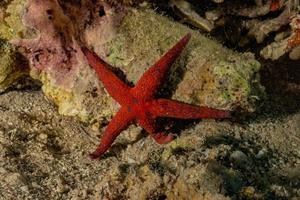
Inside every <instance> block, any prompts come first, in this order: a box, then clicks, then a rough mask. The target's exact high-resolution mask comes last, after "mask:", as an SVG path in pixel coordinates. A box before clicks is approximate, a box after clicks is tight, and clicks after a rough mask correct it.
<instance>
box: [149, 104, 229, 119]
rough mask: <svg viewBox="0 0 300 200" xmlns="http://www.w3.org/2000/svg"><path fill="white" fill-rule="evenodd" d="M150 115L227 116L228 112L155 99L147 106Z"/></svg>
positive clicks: (200, 117)
mask: <svg viewBox="0 0 300 200" xmlns="http://www.w3.org/2000/svg"><path fill="white" fill-rule="evenodd" d="M149 111H150V113H151V114H152V115H154V116H158V117H172V118H179V119H202V118H229V117H230V112H229V111H225V110H218V109H213V108H208V107H202V106H194V105H190V104H187V103H183V102H179V101H175V100H168V99H157V100H155V101H153V102H152V104H151V106H150V107H149Z"/></svg>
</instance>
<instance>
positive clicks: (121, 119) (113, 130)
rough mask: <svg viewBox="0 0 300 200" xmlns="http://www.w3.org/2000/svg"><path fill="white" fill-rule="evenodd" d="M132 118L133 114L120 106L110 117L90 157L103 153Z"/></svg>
mask: <svg viewBox="0 0 300 200" xmlns="http://www.w3.org/2000/svg"><path fill="white" fill-rule="evenodd" d="M133 120H134V114H133V113H131V112H128V111H127V109H126V108H121V109H120V110H119V111H118V113H117V114H116V115H115V116H114V117H113V118H112V120H111V121H110V123H109V124H108V126H107V128H106V129H105V132H104V134H103V136H102V138H101V142H100V144H99V145H98V147H97V149H96V150H95V151H94V152H93V153H91V154H90V157H91V158H92V159H97V158H99V157H100V156H101V155H103V154H104V153H105V152H106V151H107V150H108V149H109V148H110V147H111V145H112V143H113V142H114V141H115V139H116V137H117V136H118V135H119V134H120V133H121V131H123V130H124V129H125V128H126V127H127V126H128V125H129V124H130V123H131V122H132V121H133Z"/></svg>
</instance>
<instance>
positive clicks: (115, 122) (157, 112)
mask: <svg viewBox="0 0 300 200" xmlns="http://www.w3.org/2000/svg"><path fill="white" fill-rule="evenodd" d="M190 38H191V34H187V35H186V36H185V37H183V38H182V39H181V40H180V41H179V42H178V43H177V44H176V45H175V46H174V47H172V48H171V49H170V50H169V51H168V52H167V53H166V54H165V55H164V56H163V57H162V58H161V59H160V60H159V61H158V62H157V63H156V64H154V65H153V66H152V67H150V68H149V69H148V70H147V71H146V72H145V73H144V75H143V76H142V78H141V79H140V80H139V81H138V82H137V84H136V85H135V87H130V86H128V85H127V84H125V83H124V82H123V81H122V80H120V79H119V78H118V77H117V76H116V75H115V74H114V73H113V72H112V71H111V70H110V69H109V64H107V63H106V62H105V61H103V60H102V59H101V58H99V57H98V56H97V55H96V54H95V53H94V52H91V51H90V50H88V49H87V48H85V47H83V48H82V51H83V53H84V54H85V56H86V57H87V60H88V63H89V64H90V65H91V66H92V67H93V68H94V69H95V71H96V73H97V75H98V77H99V79H100V81H101V82H102V83H103V85H104V87H105V88H106V90H107V92H108V93H109V94H110V95H111V96H112V97H113V98H114V99H115V100H116V101H117V102H118V103H119V104H120V105H121V108H120V110H119V111H118V112H117V114H116V115H115V116H114V117H113V118H112V120H111V121H110V123H109V124H108V126H107V128H106V130H105V132H104V135H103V136H102V140H101V142H100V144H99V146H98V147H97V149H96V151H94V152H93V153H92V154H90V157H91V158H92V159H96V158H98V157H100V156H101V155H102V154H104V153H105V152H106V151H107V150H108V149H109V147H110V146H111V145H112V143H113V142H114V140H115V139H116V137H117V136H118V135H119V134H120V132H121V131H122V130H124V129H125V128H126V127H127V126H128V125H129V124H131V123H132V122H134V121H136V122H137V123H138V124H139V125H140V126H142V127H143V128H144V129H145V130H146V131H147V132H148V133H149V134H150V135H151V136H152V137H153V139H154V140H155V141H156V142H157V143H159V144H164V143H167V142H170V141H171V140H172V139H173V136H171V135H165V134H164V133H157V131H156V128H155V119H156V118H157V117H173V118H180V119H198V118H228V117H229V116H230V113H229V112H228V111H222V110H216V109H211V108H207V107H199V106H194V105H190V104H186V103H182V102H178V101H175V100H168V99H156V98H155V93H156V91H157V90H158V88H159V86H160V85H161V83H162V81H163V80H164V78H165V75H166V74H167V72H168V70H169V68H170V66H171V65H172V64H173V63H174V61H175V59H176V58H177V57H178V56H179V54H180V53H181V51H182V50H183V48H184V47H185V46H186V44H187V43H188V41H189V40H190Z"/></svg>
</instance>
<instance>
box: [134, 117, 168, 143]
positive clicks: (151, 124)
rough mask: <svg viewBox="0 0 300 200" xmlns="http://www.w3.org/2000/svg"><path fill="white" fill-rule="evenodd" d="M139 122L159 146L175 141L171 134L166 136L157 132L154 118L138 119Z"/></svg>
mask: <svg viewBox="0 0 300 200" xmlns="http://www.w3.org/2000/svg"><path fill="white" fill-rule="evenodd" d="M137 122H138V124H139V125H140V126H141V127H143V128H144V129H145V131H147V132H148V133H149V135H150V136H151V137H152V138H153V139H154V140H155V141H156V142H157V143H158V144H165V143H168V142H171V141H172V140H173V136H172V135H170V134H169V135H166V134H165V133H161V132H160V133H158V132H156V129H155V120H154V119H153V118H151V117H144V118H143V119H138V120H137Z"/></svg>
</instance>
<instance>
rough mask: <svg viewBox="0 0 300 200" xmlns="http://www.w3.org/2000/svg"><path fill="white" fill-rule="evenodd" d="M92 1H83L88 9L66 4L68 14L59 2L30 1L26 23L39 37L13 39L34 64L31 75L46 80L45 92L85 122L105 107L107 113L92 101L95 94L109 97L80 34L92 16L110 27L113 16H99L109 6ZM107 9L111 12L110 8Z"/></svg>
mask: <svg viewBox="0 0 300 200" xmlns="http://www.w3.org/2000/svg"><path fill="white" fill-rule="evenodd" d="M88 2H89V1H86V2H85V4H83V5H84V6H85V7H84V8H85V9H81V7H80V6H78V7H76V5H73V6H70V5H69V4H67V3H66V5H64V8H65V9H67V10H68V9H69V10H68V12H69V15H68V16H67V15H65V11H64V10H63V9H62V7H61V4H60V3H59V2H58V1H50V0H49V1H43V2H41V1H37V0H29V1H28V4H27V5H26V13H25V15H24V22H25V25H26V26H28V27H30V28H34V29H36V30H38V31H39V36H38V37H37V38H33V39H22V40H16V39H15V40H13V41H12V42H13V43H14V44H15V45H17V46H18V47H22V48H20V50H21V51H22V53H23V54H24V55H25V56H26V57H27V58H28V60H29V62H30V65H31V76H33V77H34V78H37V79H39V80H41V81H42V83H43V87H42V89H43V91H44V92H45V94H46V95H47V96H48V97H49V98H51V99H52V100H53V101H54V102H55V103H56V104H57V105H58V106H59V111H60V113H61V114H66V115H73V116H74V115H77V116H79V117H80V118H81V119H82V120H85V121H86V120H90V119H89V116H91V115H93V114H91V113H95V114H94V115H93V116H94V117H96V118H101V116H100V117H97V116H98V115H99V114H97V111H99V109H101V110H103V111H102V112H99V113H100V114H103V113H105V111H104V110H105V109H103V108H102V107H101V106H97V107H98V108H97V109H95V107H94V106H93V105H92V104H89V103H91V100H90V99H91V98H93V97H92V96H93V95H91V94H92V93H96V95H98V98H96V99H98V100H99V101H100V102H102V101H105V97H103V90H102V89H101V87H100V86H99V85H98V83H97V81H96V80H97V79H96V77H95V76H94V74H93V73H92V72H91V70H90V68H89V67H88V65H87V63H86V62H85V59H84V55H83V54H82V53H81V50H80V37H81V36H80V35H78V33H81V32H82V31H83V30H82V29H83V28H84V27H85V26H86V25H87V23H89V20H90V19H89V18H93V19H94V23H98V24H99V23H101V21H103V22H104V23H106V22H107V21H108V26H109V25H110V22H109V19H110V18H111V16H110V15H109V14H107V15H106V16H104V17H102V18H101V16H99V15H98V11H99V9H104V8H105V9H106V8H107V7H105V5H102V4H97V5H93V4H92V3H88ZM106 11H107V12H109V9H106ZM37 13H38V14H37ZM89 13H91V15H89ZM76 14H77V15H81V16H82V17H81V18H78V19H80V20H77V18H76V20H75V18H74V17H75V15H76ZM72 20H74V21H72ZM99 27H100V28H101V25H99ZM105 31H107V30H105ZM105 31H102V32H105ZM97 90H98V93H97V92H96V91H97ZM101 93H102V94H101ZM87 104H89V105H87ZM104 115H105V114H104Z"/></svg>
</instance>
